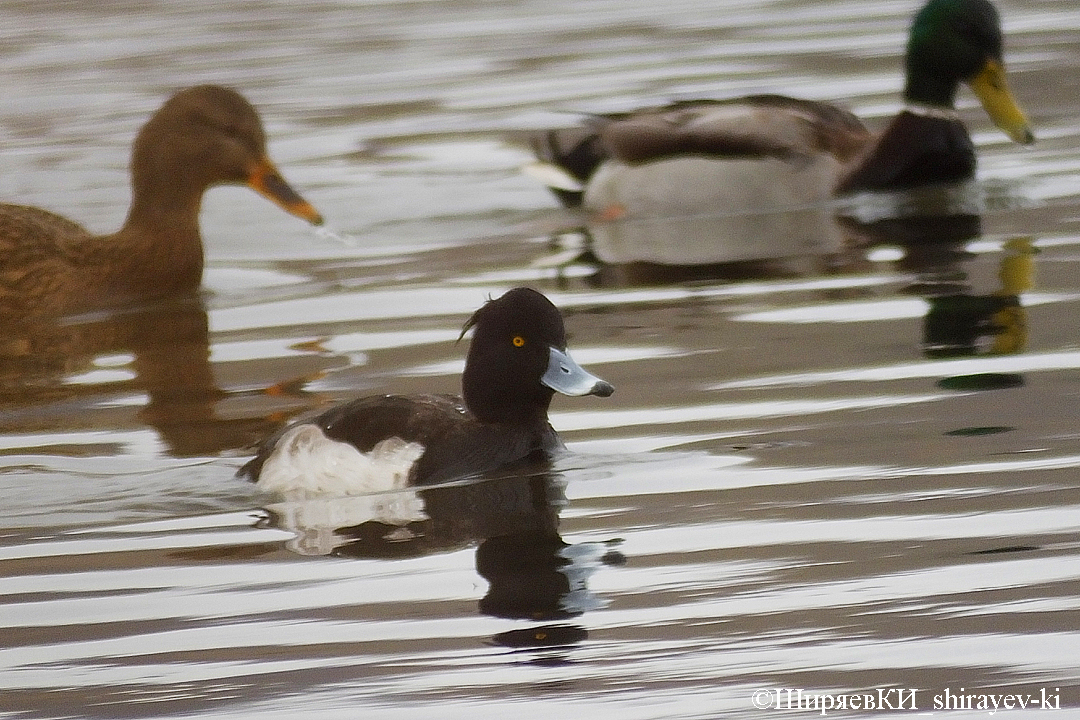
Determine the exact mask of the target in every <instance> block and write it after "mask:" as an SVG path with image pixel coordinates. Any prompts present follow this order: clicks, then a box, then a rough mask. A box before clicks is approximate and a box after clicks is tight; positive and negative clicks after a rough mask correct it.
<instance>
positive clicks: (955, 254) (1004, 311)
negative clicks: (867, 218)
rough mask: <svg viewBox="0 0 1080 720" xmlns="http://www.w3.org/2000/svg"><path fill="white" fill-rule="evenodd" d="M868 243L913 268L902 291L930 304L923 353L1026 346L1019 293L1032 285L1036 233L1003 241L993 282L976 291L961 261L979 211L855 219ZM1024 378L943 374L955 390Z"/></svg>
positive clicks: (1002, 351)
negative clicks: (896, 252) (897, 255)
mask: <svg viewBox="0 0 1080 720" xmlns="http://www.w3.org/2000/svg"><path fill="white" fill-rule="evenodd" d="M858 233H859V234H860V235H861V236H862V237H863V238H864V240H865V241H866V242H867V243H868V245H867V246H868V248H871V249H872V248H873V247H874V246H888V247H895V248H899V249H900V251H901V252H902V257H901V258H900V259H899V260H898V261H897V269H899V270H905V271H909V272H913V273H914V275H915V279H914V281H913V282H912V283H911V284H910V285H909V286H908V287H907V288H905V290H904V291H905V292H907V293H909V294H912V295H918V296H919V297H922V298H924V299H925V300H926V301H927V303H928V309H927V312H926V315H925V316H924V317H923V325H922V327H923V337H922V352H923V354H924V356H925V357H927V358H930V359H934V360H947V359H956V358H972V357H988V356H1001V355H1014V354H1018V353H1021V352H1023V351H1024V349H1025V347H1026V345H1027V339H1028V329H1027V311H1026V309H1025V308H1024V305H1023V302H1022V294H1023V293H1024V292H1027V291H1030V290H1031V289H1032V288H1033V287H1034V272H1035V255H1036V253H1037V249H1036V248H1035V245H1034V239H1033V238H1031V237H1027V236H1020V237H1013V238H1010V239H1008V240H1006V241H1005V242H1004V243H1002V248H1001V259H1000V262H999V263H998V273H997V278H996V283H995V285H994V286H993V287H992V288H987V289H985V290H983V291H981V292H980V291H977V290H976V283H977V281H976V280H974V279H972V278H971V277H970V275H969V273H968V272H967V270H966V269H965V267H964V265H965V263H966V262H967V261H969V260H971V259H972V258H973V257H974V256H973V255H972V253H971V252H970V251H969V250H968V247H969V245H970V243H971V242H972V241H973V240H976V239H978V238H980V237H981V233H982V230H981V219H980V217H979V216H978V215H970V214H957V215H942V216H912V217H904V218H887V219H883V220H878V221H875V222H872V223H867V224H863V225H860V226H859V228H858ZM1022 384H1023V377H1022V376H1021V375H1019V374H1017V373H977V374H972V375H959V376H953V377H948V378H944V379H943V380H942V381H941V382H940V385H941V386H942V387H945V388H950V389H957V390H988V389H999V388H1007V387H1015V386H1017V385H1022Z"/></svg>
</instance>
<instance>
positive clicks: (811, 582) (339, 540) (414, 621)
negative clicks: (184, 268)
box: [0, 0, 1080, 719]
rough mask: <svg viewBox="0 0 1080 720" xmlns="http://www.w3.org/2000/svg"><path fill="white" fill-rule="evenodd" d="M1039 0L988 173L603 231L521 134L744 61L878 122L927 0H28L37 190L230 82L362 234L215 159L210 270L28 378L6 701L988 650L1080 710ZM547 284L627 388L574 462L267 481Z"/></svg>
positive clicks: (595, 675)
mask: <svg viewBox="0 0 1080 720" xmlns="http://www.w3.org/2000/svg"><path fill="white" fill-rule="evenodd" d="M999 7H1000V9H1001V11H1002V15H1003V17H1004V21H1005V28H1006V32H1007V35H1008V45H1007V55H1006V57H1007V61H1008V65H1009V68H1010V71H1011V73H1012V77H1011V80H1012V85H1013V89H1014V90H1015V92H1016V94H1017V95H1018V97H1019V99H1020V101H1021V103H1022V104H1023V105H1024V106H1025V108H1026V109H1027V111H1028V113H1029V115H1030V117H1031V120H1032V122H1033V125H1034V126H1035V129H1036V134H1037V136H1038V138H1039V142H1038V144H1036V145H1035V146H1033V147H1031V148H1022V147H1019V146H1015V145H1012V144H1010V143H1009V142H1008V140H1007V139H1006V138H1005V137H1004V136H1003V135H1001V134H1000V133H999V132H998V131H997V130H995V129H994V128H992V127H991V126H990V124H989V121H988V120H987V119H986V117H985V116H984V115H983V113H982V111H981V110H980V109H979V108H978V107H977V105H976V104H975V101H974V99H973V98H972V97H971V95H970V93H968V92H966V91H964V92H963V93H962V94H961V111H962V113H963V115H964V117H965V119H966V120H967V121H968V123H969V126H970V127H971V128H972V133H973V136H974V138H975V141H976V143H977V144H978V146H979V152H980V175H979V179H978V182H977V183H976V184H975V186H974V187H972V188H969V189H968V194H967V195H966V196H965V198H964V203H963V208H962V210H957V211H956V212H954V213H952V214H950V215H948V216H945V217H936V218H931V219H925V218H921V219H914V220H912V219H907V220H890V219H888V216H889V215H890V211H889V208H887V207H886V208H884V209H883V208H882V207H880V206H878V205H876V204H875V203H873V202H860V203H857V204H856V205H855V206H854V207H848V208H846V209H845V212H846V214H847V217H846V219H837V218H836V217H835V216H834V214H833V213H832V212H828V213H825V214H823V215H822V214H821V213H816V214H814V215H813V218H812V220H813V221H812V222H811V221H810V220H808V219H807V218H805V217H798V218H794V219H792V218H776V217H766V218H750V219H747V218H742V219H740V220H739V223H732V221H731V219H712V222H713V224H712V225H709V224H708V223H706V224H705V225H704V226H700V225H698V226H694V225H675V226H672V225H670V224H669V225H667V226H666V227H661V226H658V225H642V226H640V227H637V228H635V227H627V228H622V229H621V230H619V231H618V232H616V231H614V230H612V229H610V228H592V231H593V232H592V234H591V235H590V234H588V233H583V232H582V231H581V228H580V219H579V218H575V217H573V216H572V215H570V214H568V213H565V212H564V211H562V210H560V209H559V208H558V207H557V205H556V203H555V202H554V200H553V199H552V198H551V197H550V196H549V195H548V194H547V193H546V191H545V190H544V189H543V188H540V187H538V186H537V185H536V184H535V183H534V182H533V181H531V180H530V179H529V178H527V177H525V176H523V175H522V174H521V173H520V172H519V168H520V166H521V165H523V164H524V163H525V162H527V161H528V159H529V156H528V153H527V152H526V151H525V150H524V149H523V148H521V147H520V146H518V145H516V144H515V143H514V142H512V141H511V140H512V138H513V137H515V134H516V133H518V132H520V131H522V130H528V129H533V128H538V127H547V126H550V125H553V124H554V125H557V124H568V123H570V122H573V119H574V115H573V112H578V111H599V110H617V109H625V108H629V107H632V106H634V105H636V104H640V103H654V102H660V101H664V100H667V99H671V98H675V97H706V96H711V97H727V96H733V95H737V94H740V93H746V92H783V93H791V94H797V95H800V96H803V97H809V98H815V99H833V100H837V101H840V102H842V103H843V104H845V105H846V106H848V107H850V108H851V109H852V110H854V111H855V112H856V113H858V114H859V115H860V116H862V117H864V118H865V119H866V120H867V122H868V123H870V124H872V125H875V126H880V124H881V123H882V122H883V120H884V119H885V118H886V117H887V116H888V115H889V114H890V113H891V112H893V111H895V109H896V108H897V107H898V98H897V93H898V91H899V88H900V84H901V79H900V78H899V76H898V68H899V66H900V57H899V53H900V51H901V48H902V45H903V42H904V33H905V30H906V26H907V22H908V16H909V14H910V13H911V12H912V11H913V9H914V4H913V3H909V2H903V3H900V2H888V3H874V4H872V6H870V7H868V6H867V5H866V4H865V3H854V2H849V1H842V0H836V1H832V0H799V1H798V2H796V1H779V0H778V1H773V2H760V0H755V2H738V1H736V0H727V1H725V2H721V3H719V4H718V3H715V2H708V3H707V2H701V1H700V0H686V1H685V2H675V3H666V4H663V5H658V4H656V3H642V2H637V1H636V0H630V1H629V2H626V1H624V2H619V3H611V2H606V1H605V0H578V1H577V2H573V3H565V2H561V1H560V0H554V2H553V1H552V0H545V1H544V2H535V1H533V0H525V1H523V2H517V3H512V4H507V3H494V2H486V1H484V0H477V1H475V2H455V3H445V2H430V1H424V0H418V1H416V2H401V1H397V2H345V1H342V0H326V1H325V2H311V3H304V4H296V3H285V2H276V1H271V0H263V1H260V2H256V3H242V4H237V5H235V6H226V5H222V4H221V3H212V2H202V1H201V0H199V1H195V2H188V3H182V4H176V3H173V4H167V5H147V4H145V3H135V2H127V1H126V0H114V1H111V2H105V3H97V4H93V5H92V6H91V5H86V4H84V3H66V2H55V3H48V4H42V3H36V2H10V3H7V5H6V6H5V15H6V16H7V22H5V24H4V28H3V29H0V34H2V38H3V41H2V42H0V63H2V65H3V67H4V70H5V81H6V83H7V86H8V102H6V103H4V105H3V108H2V109H0V139H2V145H3V151H2V153H0V155H2V157H3V159H4V168H5V172H4V173H2V174H0V197H2V198H3V199H4V200H5V201H10V202H21V203H27V204H35V205H40V206H42V207H46V208H49V209H52V210H55V211H59V212H63V213H64V214H66V215H68V216H69V217H72V218H76V219H78V220H80V221H82V222H84V223H85V224H86V225H87V226H88V227H90V228H92V229H94V230H98V231H107V230H110V229H112V228H114V227H115V226H117V225H118V224H119V223H120V222H121V220H122V218H123V216H124V212H125V209H126V204H127V198H128V195H127V185H126V183H127V180H126V174H125V166H126V162H127V151H128V147H129V145H130V141H131V138H132V137H133V135H134V133H135V131H136V130H137V128H138V127H139V125H140V124H141V123H142V122H143V121H144V120H145V118H146V117H147V115H148V114H149V113H150V112H152V111H153V110H154V109H155V108H156V107H157V106H158V105H159V104H160V103H161V102H162V100H163V99H164V97H166V96H167V95H168V94H169V93H170V92H172V91H173V90H175V89H176V88H178V87H181V86H184V85H187V84H194V83H201V82H216V83H224V84H229V85H232V86H234V87H237V88H238V89H240V90H242V91H243V92H244V93H245V94H246V95H248V97H249V98H250V99H251V100H252V101H253V102H254V103H255V104H256V105H257V106H258V107H259V108H260V110H261V111H262V113H263V115H264V118H265V121H266V124H267V128H268V132H269V135H270V138H271V142H270V150H271V154H272V155H273V156H274V158H275V160H276V161H277V162H278V164H279V166H280V167H281V168H282V170H283V172H284V174H285V175H286V177H287V178H288V179H289V180H290V182H291V183H292V184H293V185H294V186H295V187H297V188H298V189H299V190H301V191H302V192H303V193H304V194H305V196H307V197H308V198H309V199H310V200H311V201H312V202H313V203H314V204H315V205H317V206H318V207H319V209H320V210H321V211H322V212H323V213H324V214H325V216H326V217H327V219H328V221H329V225H330V230H331V232H329V233H325V232H324V233H320V232H316V231H313V230H311V229H308V228H306V227H305V226H303V224H302V223H300V222H299V221H297V220H296V219H294V218H291V217H288V216H286V215H284V214H283V213H281V212H280V211H278V210H277V209H276V208H274V207H272V206H270V205H268V204H267V203H265V201H263V200H262V199H261V198H259V197H257V196H256V195H254V194H253V193H251V192H250V191H247V190H242V189H219V190H214V191H212V192H211V193H210V194H209V195H208V196H207V199H206V203H205V207H204V212H203V228H204V237H205V239H206V244H207V254H208V257H209V268H208V272H207V277H206V283H205V284H206V286H207V292H206V294H205V296H204V298H203V299H202V301H201V302H187V303H174V304H169V305H166V306H164V307H156V308H149V309H143V310H140V311H138V312H133V313H131V314H128V315H124V316H121V317H118V318H107V319H100V318H86V319H84V321H83V322H80V323H77V324H74V325H71V326H67V327H66V328H65V329H64V331H63V332H62V333H59V334H58V335H57V337H56V344H55V352H54V353H53V354H52V356H51V358H50V360H51V361H52V363H53V364H52V365H50V366H48V367H42V368H37V369H35V370H33V371H30V370H25V369H24V371H23V372H17V373H9V374H6V375H5V376H4V377H3V385H2V392H3V396H2V402H3V413H2V418H3V419H2V427H0V455H2V462H0V497H2V498H3V509H2V511H0V575H2V576H3V581H2V582H0V598H2V599H0V603H2V606H0V717H11V718H54V717H87V718H114V717H130V718H141V717H162V716H166V717H178V718H181V717H215V718H229V717H244V718H249V717H256V718H258V717H266V718H270V717H275V718H277V717H282V718H284V717H289V718H293V717H296V718H300V717H303V718H307V717H320V718H336V717H342V718H345V717H349V718H352V717H357V716H358V715H362V716H364V717H391V716H393V717H395V718H411V717H417V718H419V717H430V716H431V715H432V713H436V714H437V716H438V717H446V718H457V717H461V718H465V717H469V718H475V717H504V716H507V715H510V714H513V715H514V716H515V717H520V718H533V717H545V718H549V717H568V716H571V715H581V714H587V713H590V712H595V713H603V714H604V716H606V717H619V718H631V719H634V718H713V717H725V716H732V717H746V716H750V715H760V714H762V713H763V711H761V710H755V708H754V706H753V704H752V700H753V699H754V697H757V696H755V695H754V693H755V691H756V690H759V689H776V688H792V689H803V690H804V691H805V692H807V693H825V692H832V693H837V694H839V693H860V694H864V693H876V692H877V690H878V689H889V688H892V689H907V690H909V691H910V690H912V689H917V693H916V694H915V695H914V696H911V695H908V696H907V697H908V698H909V700H908V705H906V706H905V709H906V710H909V709H910V705H911V701H910V698H914V701H915V703H916V706H917V707H918V709H919V710H924V711H930V710H933V709H934V704H933V703H934V698H935V696H940V695H941V693H943V692H944V691H945V690H946V689H949V690H950V692H956V691H957V689H958V688H961V687H963V688H966V689H967V691H969V692H979V693H1014V694H1022V695H1025V696H1026V695H1027V694H1029V693H1030V694H1031V695H1032V697H1033V698H1035V699H1038V700H1041V699H1043V698H1046V700H1047V703H1050V704H1052V703H1053V702H1054V698H1057V702H1058V703H1059V704H1060V706H1061V707H1062V710H1061V711H1060V712H1059V713H1055V717H1060V716H1070V715H1073V714H1076V710H1075V708H1076V707H1078V706H1080V693H1078V691H1080V659H1078V658H1080V655H1078V654H1077V652H1076V647H1077V646H1078V642H1080V637H1078V635H1080V632H1078V627H1080V622H1078V621H1080V563H1078V557H1077V555H1078V552H1080V550H1078V548H1080V512H1078V511H1080V507H1078V506H1080V485H1078V483H1077V481H1076V477H1077V468H1078V466H1080V431H1078V430H1077V428H1076V418H1077V417H1078V416H1080V343H1078V336H1077V331H1076V322H1075V318H1076V316H1077V311H1078V307H1077V301H1078V299H1080V282H1078V280H1077V278H1078V277H1080V267H1078V266H1080V234H1078V231H1077V228H1078V224H1077V223H1078V220H1077V219H1078V218H1080V199H1078V197H1077V196H1078V194H1080V192H1078V191H1080V153H1078V152H1077V144H1078V143H1077V139H1078V137H1080V124H1078V122H1077V120H1076V118H1077V117H1078V116H1080V113H1078V111H1080V102H1078V100H1077V97H1080V95H1078V92H1077V90H1078V87H1077V81H1076V78H1077V77H1080V75H1078V73H1077V70H1078V67H1080V43H1078V41H1077V38H1078V37H1080V35H1078V30H1080V9H1077V8H1076V7H1075V3H1072V2H1066V0H1041V1H1040V2H1028V3H1021V2H1017V1H1014V0H1009V1H1008V2H1000V3H999ZM717 223H719V224H717ZM777 228H780V229H779V230H777ZM791 228H796V229H797V230H798V232H797V233H796V232H794V231H793V230H792V229H791ZM716 237H723V238H724V242H723V243H716V242H712V243H710V242H709V240H710V239H714V238H716ZM656 238H663V239H664V242H661V243H657V242H652V241H653V240H655V239H656ZM643 246H644V247H645V248H646V249H647V250H648V251H649V252H650V253H653V255H650V256H647V257H645V258H642V257H641V255H640V252H641V250H642V247H643ZM713 251H717V252H719V255H717V256H711V257H710V256H709V254H710V253H711V252H713ZM680 258H681V259H683V260H688V259H690V260H693V261H694V262H696V263H699V265H698V266H697V267H695V268H690V269H687V268H680V269H679V271H678V272H674V271H673V270H672V268H670V267H669V266H670V265H672V264H676V263H678V261H679V260H680ZM643 259H644V260H648V262H642V260H643ZM701 263H707V266H705V267H702V266H701ZM518 284H529V285H532V286H534V287H537V288H539V289H541V290H543V291H544V292H545V293H547V294H548V295H549V296H550V297H551V298H552V300H554V301H555V302H556V304H558V305H559V306H560V307H561V308H563V309H564V313H565V315H566V318H567V325H568V328H569V331H570V334H571V338H570V343H571V347H572V349H573V351H574V356H575V358H576V359H577V360H578V361H579V362H581V363H582V364H583V365H586V366H588V367H589V368H590V369H591V370H593V371H595V372H596V373H597V374H599V375H601V376H602V377H604V378H605V379H608V380H610V381H611V382H612V383H613V384H614V385H615V386H616V388H617V392H616V394H615V395H614V396H612V397H611V398H607V399H599V398H562V397H560V398H558V399H557V400H556V401H555V405H554V406H553V412H552V422H553V424H554V425H555V427H556V428H557V429H558V430H559V431H560V432H561V434H562V435H563V437H564V439H565V440H566V441H567V443H568V446H569V450H570V452H569V453H568V454H567V455H566V456H565V457H562V458H560V459H559V460H558V461H557V462H556V463H555V466H554V467H553V468H552V469H551V471H550V472H547V473H541V474H536V475H531V476H520V475H519V476H515V475H507V476H505V477H497V478H487V479H484V480H482V481H467V482H462V483H456V484H451V485H450V486H446V487H439V488H432V489H425V490H423V491H415V492H405V493H397V494H390V495H380V496H371V497H362V498H352V499H350V500H349V501H348V502H344V501H343V502H335V503H308V504H289V503H282V502H280V501H279V499H277V498H271V497H264V496H261V495H259V494H258V493H256V492H255V491H254V489H253V488H252V487H251V486H249V485H248V484H246V483H244V482H242V481H240V480H237V479H235V478H234V477H233V474H234V472H235V470H236V469H237V468H238V467H239V466H240V464H242V462H243V461H244V459H245V458H246V457H247V453H248V449H249V448H250V445H251V443H253V442H254V441H256V440H257V439H258V438H259V437H261V436H262V435H263V434H265V433H266V432H269V431H271V430H272V429H274V428H276V427H278V426H280V424H281V423H282V422H284V421H286V420H287V419H288V418H289V417H292V416H294V415H296V414H298V413H301V412H305V411H308V410H313V409H317V408H320V407H324V406H327V405H329V404H331V403H333V402H336V401H339V400H342V399H345V398H351V397H354V396H356V395H359V394H366V393H378V392H414V391H429V390H433V391H447V392H453V391H456V389H457V382H458V381H457V377H458V374H459V373H460V369H461V365H462V360H461V358H462V357H463V354H464V349H465V343H464V342H462V343H460V344H458V343H455V340H456V338H457V336H458V332H459V330H460V327H461V325H462V323H463V322H464V320H465V319H466V318H467V317H468V315H469V314H470V313H471V312H472V311H473V310H474V309H475V308H476V307H477V306H479V304H481V303H482V302H483V301H484V299H485V298H487V297H489V296H494V295H498V294H500V293H501V292H503V291H505V290H506V289H508V288H510V287H513V286H514V285H518ZM342 528H346V530H344V531H343V530H341V529H342ZM1040 693H1042V695H1040ZM772 697H773V698H775V696H772ZM804 712H807V713H809V712H811V711H809V710H807V711H804ZM1028 712H1029V713H1030V712H1031V711H1028ZM1039 712H1041V711H1039ZM1039 712H1036V714H1039ZM765 714H767V713H765ZM862 714H863V715H873V714H881V715H894V714H895V713H894V712H890V711H888V709H886V710H885V711H883V712H880V713H877V712H863V713H862ZM985 715H986V713H985V712H981V711H975V710H972V711H965V710H954V711H951V712H950V713H949V717H983V716H985Z"/></svg>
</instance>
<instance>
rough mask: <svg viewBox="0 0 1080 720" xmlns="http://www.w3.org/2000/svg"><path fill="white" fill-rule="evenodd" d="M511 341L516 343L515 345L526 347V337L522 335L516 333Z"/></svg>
mask: <svg viewBox="0 0 1080 720" xmlns="http://www.w3.org/2000/svg"><path fill="white" fill-rule="evenodd" d="M511 342H513V343H514V347H525V338H523V337H521V336H520V335H515V336H514V339H513V340H512V341H511Z"/></svg>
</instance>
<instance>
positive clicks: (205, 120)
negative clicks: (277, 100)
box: [0, 85, 322, 321]
mask: <svg viewBox="0 0 1080 720" xmlns="http://www.w3.org/2000/svg"><path fill="white" fill-rule="evenodd" d="M221 184H246V185H248V186H250V187H252V188H253V189H255V190H256V191H258V192H259V193H261V194H263V195H265V196H266V197H267V198H269V199H270V200H271V201H273V202H274V203H276V204H278V205H280V206H281V207H282V208H284V209H285V210H286V211H288V212H290V213H292V214H293V215H296V216H298V217H301V218H303V219H305V220H307V221H308V222H310V223H312V224H316V225H318V224H320V223H321V222H322V218H321V217H320V215H319V213H318V212H317V211H316V210H315V208H313V207H312V206H311V205H310V204H309V203H308V202H307V201H306V200H304V199H303V198H302V197H300V195H298V194H297V193H296V191H295V190H293V189H292V188H291V187H289V185H288V183H286V182H285V180H284V179H283V178H282V177H281V174H280V173H279V172H278V170H277V168H275V167H274V164H273V163H272V162H271V161H270V159H269V158H268V157H267V153H266V135H265V133H264V132H263V127H262V122H261V120H260V119H259V115H258V113H257V112H256V111H255V109H254V108H253V107H252V106H251V104H250V103H248V101H247V100H245V99H244V98H243V97H242V96H241V95H240V94H239V93H237V92H235V91H233V90H229V89H227V88H223V87H218V86H214V85H201V86H198V87H192V88H188V89H186V90H183V91H181V92H179V93H177V94H176V95H174V96H173V97H172V98H171V99H169V100H168V101H167V102H166V103H165V104H164V105H163V106H162V107H161V109H159V110H158V111H157V112H156V113H155V114H154V115H153V117H151V118H150V120H149V121H148V122H147V123H146V124H145V125H144V126H143V128H142V130H140V131H139V134H138V136H137V137H136V138H135V143H134V146H133V148H132V154H131V187H132V199H131V209H130V210H129V212H128V215H127V220H126V221H125V222H124V225H123V227H121V228H120V230H118V231H117V232H115V233H113V234H111V235H94V234H92V233H90V232H89V231H87V230H86V229H85V228H83V227H82V226H81V225H78V224H76V223H74V222H71V221H70V220H67V219H65V218H63V217H60V216H58V215H55V214H53V213H51V212H48V211H46V210H42V209H39V208H36V207H28V206H23V205H0V321H11V320H26V319H33V318H43V317H57V316H61V315H66V314H71V313H76V312H82V311H88V310H96V309H101V308H106V307H116V306H120V305H124V304H126V303H131V302H137V301H144V300H149V299H154V298H161V297H168V296H174V295H180V294H184V293H188V292H191V291H194V290H195V289H196V288H198V287H199V284H200V283H201V281H202V271H203V247H202V240H201V238H200V236H199V207H200V203H201V201H202V196H203V193H204V192H205V191H206V190H207V189H208V188H210V187H212V186H214V185H221Z"/></svg>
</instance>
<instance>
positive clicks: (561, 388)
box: [540, 348, 615, 397]
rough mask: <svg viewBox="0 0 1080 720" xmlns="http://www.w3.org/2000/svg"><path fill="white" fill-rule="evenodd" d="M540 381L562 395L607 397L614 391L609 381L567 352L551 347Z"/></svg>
mask: <svg viewBox="0 0 1080 720" xmlns="http://www.w3.org/2000/svg"><path fill="white" fill-rule="evenodd" d="M540 382H541V383H543V384H544V385H546V386H548V387H549V388H551V389H552V390H554V391H556V392H561V393H562V394H563V395H574V396H578V395H599V396H600V397H607V396H608V395H610V394H611V393H613V392H615V388H614V387H613V386H612V385H611V383H608V382H605V381H603V380H601V379H600V378H598V377H596V376H595V375H593V374H592V373H590V372H588V371H586V370H585V369H584V368H583V367H581V366H580V365H578V364H577V363H576V362H574V359H573V358H572V357H570V355H569V354H568V353H565V352H563V351H562V350H559V349H558V348H551V353H550V355H549V357H548V366H547V371H546V372H545V373H544V376H543V377H542V378H540Z"/></svg>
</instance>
